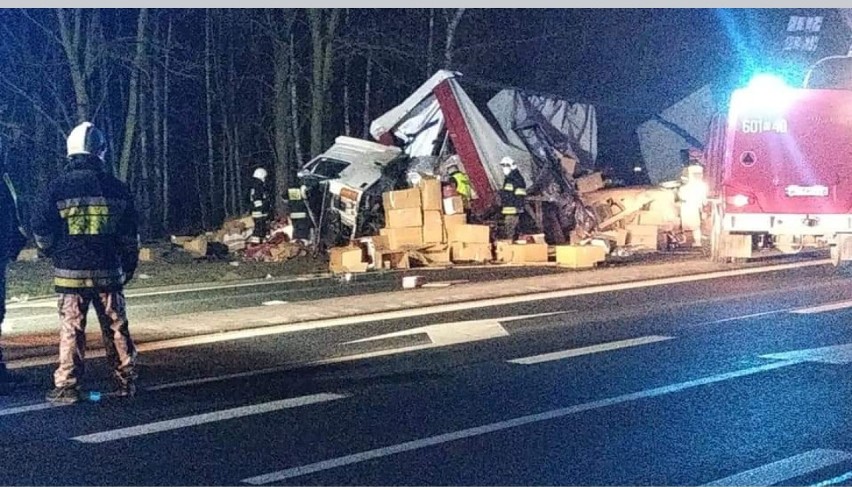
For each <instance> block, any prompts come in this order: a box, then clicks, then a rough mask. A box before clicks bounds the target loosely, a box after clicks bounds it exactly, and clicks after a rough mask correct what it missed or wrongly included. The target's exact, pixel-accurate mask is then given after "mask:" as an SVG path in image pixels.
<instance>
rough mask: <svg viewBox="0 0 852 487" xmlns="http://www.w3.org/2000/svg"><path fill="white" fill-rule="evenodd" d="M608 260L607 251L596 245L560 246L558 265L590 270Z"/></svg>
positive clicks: (557, 249)
mask: <svg viewBox="0 0 852 487" xmlns="http://www.w3.org/2000/svg"><path fill="white" fill-rule="evenodd" d="M604 260H606V249H605V248H603V247H598V246H596V245H558V246H557V247H556V264H557V265H558V266H560V267H568V268H570V269H589V268H592V267H594V266H595V264H597V263H598V262H603V261H604Z"/></svg>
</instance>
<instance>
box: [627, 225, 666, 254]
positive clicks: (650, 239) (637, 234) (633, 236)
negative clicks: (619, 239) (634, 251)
mask: <svg viewBox="0 0 852 487" xmlns="http://www.w3.org/2000/svg"><path fill="white" fill-rule="evenodd" d="M660 240H661V239H660V229H659V228H658V227H657V226H656V225H628V226H627V244H628V245H635V246H638V247H644V248H646V249H652V250H657V249H659V248H660Z"/></svg>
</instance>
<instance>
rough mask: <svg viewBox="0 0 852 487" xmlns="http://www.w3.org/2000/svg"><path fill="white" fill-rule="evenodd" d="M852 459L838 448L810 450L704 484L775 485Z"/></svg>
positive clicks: (851, 456)
mask: <svg viewBox="0 0 852 487" xmlns="http://www.w3.org/2000/svg"><path fill="white" fill-rule="evenodd" d="M849 459H852V454H849V453H847V452H845V451H840V450H822V449H817V450H811V451H809V452H805V453H802V454H800V455H796V456H792V457H790V458H785V459H784V460H779V461H777V462H772V463H769V464H767V465H763V466H761V467H757V468H754V469H751V470H747V471H745V472H741V473H738V474H736V475H731V476H730V477H725V478H723V479H719V480H716V481H713V482H710V483H709V484H706V485H714V486H728V485H754V486H763V485H775V484H777V483H780V482H783V481H785V480H789V479H792V478H794V477H798V476H800V475H805V474H807V473H810V472H815V471H817V470H819V469H821V468H825V467H829V466H831V465H835V464H837V463H840V462H845V461H847V460H849Z"/></svg>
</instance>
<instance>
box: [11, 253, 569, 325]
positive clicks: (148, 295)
mask: <svg viewBox="0 0 852 487" xmlns="http://www.w3.org/2000/svg"><path fill="white" fill-rule="evenodd" d="M424 272H425V274H426V275H427V276H428V277H429V280H430V281H433V282H435V281H451V280H470V281H475V282H488V281H491V280H498V279H511V278H521V277H531V276H539V275H548V274H554V273H559V272H564V271H560V270H559V269H556V268H555V267H504V268H500V267H497V268H495V267H491V268H484V267H475V268H455V269H430V270H425V271H424V270H423V269H421V270H410V271H404V272H371V273H367V274H354V275H352V276H351V278H350V279H349V280H344V279H343V278H342V277H322V278H310V279H306V280H289V281H278V280H270V281H254V282H251V283H245V282H233V283H214V284H211V285H201V286H199V285H191V286H184V287H174V288H167V289H165V290H162V289H155V290H144V289H143V290H131V291H128V292H127V296H128V314H129V316H131V317H132V318H133V319H134V320H147V319H156V318H158V317H162V316H172V315H176V314H191V313H196V312H199V311H219V310H227V309H239V308H245V307H250V306H260V305H261V304H263V303H264V302H269V301H285V302H300V301H310V300H316V299H324V298H333V297H338V296H354V295H362V294H374V293H381V292H386V291H393V290H399V289H401V281H402V276H405V275H411V274H424ZM57 320H58V318H57V312H56V300H55V299H54V298H46V299H39V300H33V301H28V302H25V303H12V304H10V305H9V306H8V312H7V315H6V321H5V323H4V327H3V328H4V329H3V331H4V333H10V334H11V333H17V332H21V331H24V330H26V331H31V330H32V331H34V330H50V331H53V330H55V329H56V327H57Z"/></svg>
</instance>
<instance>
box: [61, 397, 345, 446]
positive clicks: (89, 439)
mask: <svg viewBox="0 0 852 487" xmlns="http://www.w3.org/2000/svg"><path fill="white" fill-rule="evenodd" d="M346 397H349V396H348V395H343V394H330V393H322V394H313V395H310V396H302V397H294V398H292V399H283V400H281V401H272V402H266V403H262V404H254V405H251V406H243V407H238V408H233V409H225V410H223V411H214V412H212V413H205V414H197V415H194V416H186V417H183V418H177V419H170V420H167V421H159V422H156V423H149V424H143V425H139V426H131V427H129V428H121V429H116V430H111V431H103V432H100V433H92V434H89V435H82V436H75V437H73V438H71V439H72V440H75V441H79V442H81V443H104V442H107V441H115V440H121V439H125V438H133V437H135V436H143V435H150V434H153V433H161V432H163V431H171V430H176V429H181V428H189V427H190V426H198V425H200V424H207V423H215V422H217V421H225V420H228V419H234V418H242V417H245V416H253V415H257V414H265V413H270V412H273V411H279V410H281V409H288V408H296V407H300V406H307V405H309V404H316V403H320V402H327V401H334V400H337V399H343V398H346Z"/></svg>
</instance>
